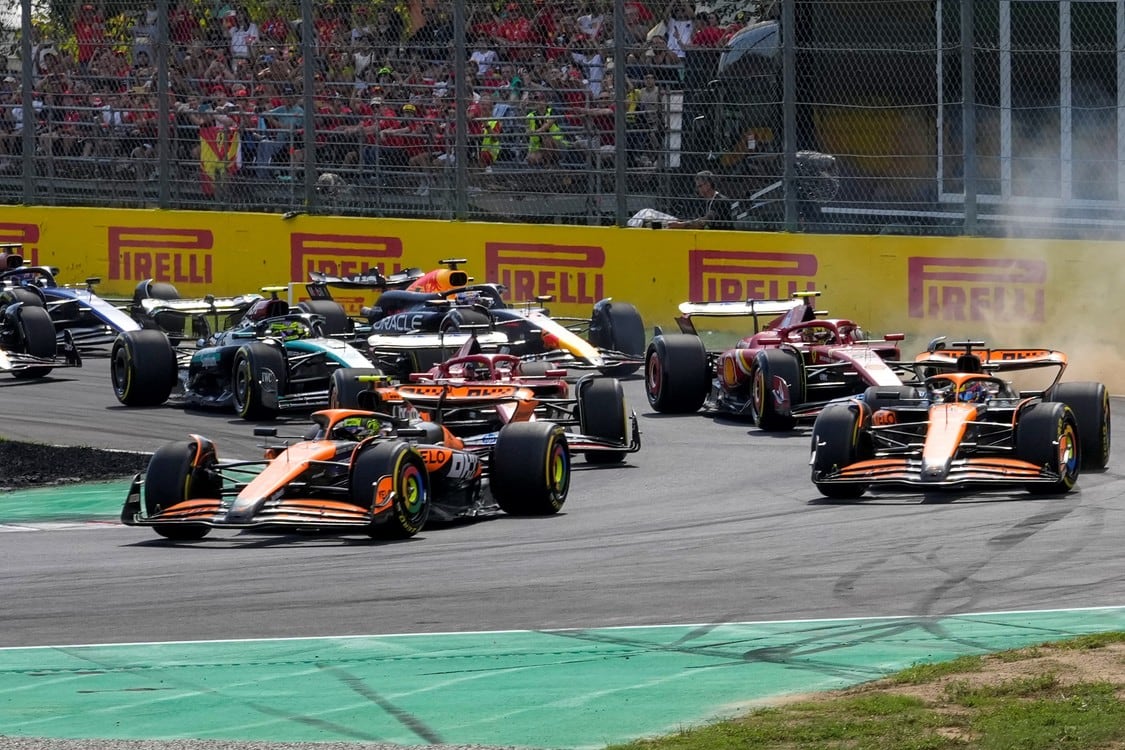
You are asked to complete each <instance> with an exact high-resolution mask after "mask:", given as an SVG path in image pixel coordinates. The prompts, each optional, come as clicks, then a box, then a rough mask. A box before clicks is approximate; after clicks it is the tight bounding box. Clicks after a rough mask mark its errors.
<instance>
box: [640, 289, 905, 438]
mask: <svg viewBox="0 0 1125 750" xmlns="http://www.w3.org/2000/svg"><path fill="white" fill-rule="evenodd" d="M819 294H820V293H819V292H801V293H798V294H797V295H794V298H793V299H791V300H761V301H759V300H748V301H746V302H735V303H730V302H709V303H685V304H682V305H680V312H681V315H680V317H679V318H678V319H677V323H678V324H679V327H680V330H681V333H678V334H665V333H663V332H662V331H660V330H659V329H658V330H657V335H656V336H655V337H654V338H653V341H652V343H651V344H649V347H648V352H647V354H646V358H645V390H646V392H647V394H648V401H649V403H650V404H651V405H652V407H653V408H654V409H656V410H657V411H659V412H665V413H689V412H694V411H698V410H699V409H700V407H705V408H707V409H708V410H710V411H715V412H720V413H723V414H729V415H733V416H742V417H748V418H750V419H752V420H753V421H754V423H755V424H756V425H757V426H758V427H760V428H761V429H763V430H789V429H792V428H793V427H794V426H795V425H796V424H797V423H798V422H800V421H811V420H812V419H814V418H815V417H816V415H817V414H818V413H819V412H820V410H821V409H823V408H824V406H825V405H826V404H828V403H829V402H831V401H833V400H835V399H839V398H843V397H847V396H851V395H856V394H859V393H863V391H864V390H865V389H866V388H868V387H869V386H873V385H878V386H897V385H901V383H902V379H901V376H902V374H903V373H904V372H905V371H906V370H907V366H906V365H904V364H902V363H901V362H900V359H901V353H900V351H899V346H898V342H899V341H902V340H903V338H905V336H904V334H901V333H889V334H887V335H885V336H883V337H882V338H880V339H874V340H872V339H870V338H869V337H868V336H867V334H866V333H865V332H864V331H863V329H862V328H860V326H859V324H857V323H856V322H855V321H853V320H849V319H847V318H829V317H827V314H826V313H824V312H823V311H818V310H816V309H815V308H814V307H813V302H814V300H815V299H816V297H817V296H819ZM700 317H703V318H730V317H745V318H749V319H750V320H751V321H752V323H753V332H752V333H751V335H749V336H746V337H745V338H742V339H740V340H739V341H738V343H737V344H735V345H734V346H733V347H731V348H729V349H725V350H722V351H708V349H707V347H706V346H705V345H704V343H703V340H702V339H701V338H700V336H699V333H698V331H697V330H696V324H695V319H697V318H700ZM763 321H765V322H764V323H763Z"/></svg>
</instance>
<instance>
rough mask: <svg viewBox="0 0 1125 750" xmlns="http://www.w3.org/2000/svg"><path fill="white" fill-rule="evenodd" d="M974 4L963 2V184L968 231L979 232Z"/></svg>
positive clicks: (965, 224)
mask: <svg viewBox="0 0 1125 750" xmlns="http://www.w3.org/2000/svg"><path fill="white" fill-rule="evenodd" d="M973 25H974V20H973V4H972V3H971V2H962V3H961V150H962V152H963V156H962V162H961V163H962V172H963V173H964V174H963V175H962V178H961V183H962V186H963V188H964V191H965V223H964V227H963V229H962V231H963V232H964V233H965V234H976V232H977V112H976V105H977V99H976V68H975V65H974V56H973V52H974V49H973V48H974V45H975V43H976V39H975V34H974V33H973Z"/></svg>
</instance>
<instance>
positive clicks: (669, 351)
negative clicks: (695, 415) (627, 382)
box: [645, 333, 711, 414]
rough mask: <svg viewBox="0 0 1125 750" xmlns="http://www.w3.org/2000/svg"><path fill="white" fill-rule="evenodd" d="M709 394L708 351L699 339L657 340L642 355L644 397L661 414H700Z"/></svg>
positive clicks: (669, 337) (680, 336) (667, 336)
mask: <svg viewBox="0 0 1125 750" xmlns="http://www.w3.org/2000/svg"><path fill="white" fill-rule="evenodd" d="M710 390H711V372H710V366H709V365H708V362H707V350H706V349H705V348H704V346H703V341H702V340H701V339H700V338H699V337H698V336H691V335H689V334H684V333H671V334H665V335H661V336H657V337H656V338H654V339H653V340H652V343H651V344H649V345H648V351H647V352H646V353H645V395H646V396H647V397H648V403H649V405H650V406H651V407H652V408H653V409H655V410H656V411H658V412H660V413H662V414H690V413H692V412H696V411H699V407H701V406H703V402H704V401H705V400H706V399H707V392H708V391H710Z"/></svg>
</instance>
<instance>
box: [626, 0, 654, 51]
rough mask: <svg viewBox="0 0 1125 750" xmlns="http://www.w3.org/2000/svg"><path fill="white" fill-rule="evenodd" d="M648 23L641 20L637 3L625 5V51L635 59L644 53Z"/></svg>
mask: <svg viewBox="0 0 1125 750" xmlns="http://www.w3.org/2000/svg"><path fill="white" fill-rule="evenodd" d="M648 29H649V27H648V24H646V23H645V22H644V21H642V20H641V12H640V9H639V8H638V6H637V5H636V4H628V5H626V6H625V53H626V55H627V56H629V57H632V58H633V59H634V60H635V59H636V58H638V57H640V56H641V55H643V54H644V49H645V45H646V44H647V42H648Z"/></svg>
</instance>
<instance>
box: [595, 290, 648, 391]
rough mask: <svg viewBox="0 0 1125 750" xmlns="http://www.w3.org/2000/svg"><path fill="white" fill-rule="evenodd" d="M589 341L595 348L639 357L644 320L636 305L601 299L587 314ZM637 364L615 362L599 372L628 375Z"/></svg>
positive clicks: (640, 355)
mask: <svg viewBox="0 0 1125 750" xmlns="http://www.w3.org/2000/svg"><path fill="white" fill-rule="evenodd" d="M589 338H590V343H591V344H593V345H594V346H596V347H598V348H599V349H606V350H608V351H613V352H621V353H622V354H628V355H630V356H633V357H636V358H638V359H640V358H641V357H642V356H644V352H645V324H644V320H643V319H642V318H641V314H640V313H639V312H638V311H637V308H636V307H634V306H633V305H630V304H629V303H628V302H613V301H612V300H603V301H601V302H599V303H598V304H597V305H595V306H594V311H593V313H592V314H591V315H590V333H589ZM640 367H641V366H640V365H639V364H638V365H616V366H614V367H606V368H603V369H602V371H601V373H602V374H603V375H609V376H612V377H618V378H621V377H625V376H626V375H632V374H633V373H634V372H636V371H637V370H639V369H640Z"/></svg>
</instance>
